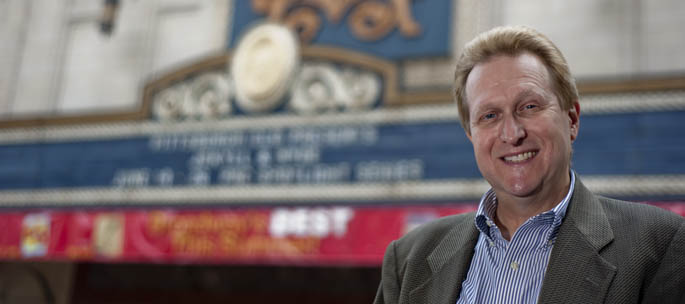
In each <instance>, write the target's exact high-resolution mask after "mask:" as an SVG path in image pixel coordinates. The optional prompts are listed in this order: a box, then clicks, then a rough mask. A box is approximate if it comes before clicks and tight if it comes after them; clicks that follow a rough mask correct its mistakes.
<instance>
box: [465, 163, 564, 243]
mask: <svg viewBox="0 0 685 304" xmlns="http://www.w3.org/2000/svg"><path fill="white" fill-rule="evenodd" d="M569 174H570V175H571V183H570V186H569V187H568V193H566V196H565V197H564V199H563V200H561V202H559V204H557V205H556V206H555V207H554V208H552V209H551V210H548V211H545V212H543V213H540V214H538V215H536V216H534V217H532V218H531V219H533V218H535V217H538V216H540V215H544V214H552V215H554V221H553V222H552V224H551V225H552V227H553V230H552V231H553V233H551V234H550V235H549V236H548V239H549V240H552V239H554V238H555V237H556V232H557V231H558V228H559V226H560V225H561V222H562V220H563V219H564V217H565V216H566V209H568V203H569V201H570V200H571V195H572V194H573V189H574V188H575V184H576V174H575V172H573V170H571V172H570V173H569ZM495 210H497V196H496V195H495V191H494V190H493V189H492V188H490V189H489V190H488V191H487V192H485V194H483V197H481V199H480V203H479V204H478V211H477V212H476V219H475V222H476V227H477V228H478V230H480V232H481V233H484V234H485V235H486V236H488V237H490V238H492V235H491V234H490V228H491V227H496V226H495V222H494V220H493V219H494V215H495ZM529 220H530V219H529Z"/></svg>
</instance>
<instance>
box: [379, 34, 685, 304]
mask: <svg viewBox="0 0 685 304" xmlns="http://www.w3.org/2000/svg"><path fill="white" fill-rule="evenodd" d="M455 87H456V88H455V95H456V100H457V106H458V109H459V115H460V117H461V122H462V126H463V127H464V130H465V131H466V135H467V137H468V138H469V140H470V141H471V143H472V144H473V151H474V154H475V157H476V162H477V164H478V168H479V169H480V171H481V173H482V175H483V177H484V178H485V179H486V180H487V181H488V183H489V184H490V185H491V186H492V188H491V189H490V190H489V191H488V192H487V193H485V194H484V195H483V198H482V199H481V202H480V205H479V208H478V211H477V212H475V213H467V214H460V215H454V216H450V217H446V218H442V219H439V220H437V221H434V222H432V223H429V224H427V225H424V226H422V227H420V228H417V229H415V230H413V231H411V232H410V233H408V234H407V235H405V236H404V237H403V238H401V239H399V240H397V241H394V242H392V243H391V244H390V245H389V246H388V249H387V251H386V254H385V258H384V261H383V270H382V280H381V284H380V287H379V289H378V294H377V296H376V300H375V303H412V304H416V303H434V304H438V303H445V304H447V303H449V304H454V303H536V302H539V303H583V304H585V303H657V302H658V303H662V304H665V303H685V220H684V219H683V218H682V217H680V216H678V215H676V214H673V213H670V212H668V211H665V210H662V209H659V208H656V207H653V206H648V205H644V204H636V203H628V202H622V201H617V200H613V199H608V198H604V197H600V196H596V195H594V194H592V193H591V192H590V191H589V190H588V189H587V188H586V187H585V186H584V185H583V184H582V183H581V181H580V178H579V177H578V176H576V175H575V173H574V172H573V171H572V170H571V168H570V165H571V154H572V143H573V141H574V140H575V139H576V136H577V135H578V127H579V123H580V120H579V117H580V105H579V103H578V93H577V90H576V87H575V83H574V80H573V78H572V77H571V75H570V72H569V68H568V66H567V63H566V61H565V59H564V57H563V56H562V54H561V52H560V51H559V50H558V49H557V48H556V46H555V45H554V44H553V43H552V42H551V41H550V40H549V39H547V38H546V37H545V36H543V35H542V34H540V33H538V32H536V31H535V30H533V29H530V28H526V27H501V28H496V29H493V30H491V31H488V32H486V33H483V34H481V35H480V36H478V37H476V38H475V39H474V40H473V41H471V42H470V43H469V44H467V45H466V46H465V49H464V51H463V53H462V55H461V57H460V58H459V61H458V63H457V70H456V79H455Z"/></svg>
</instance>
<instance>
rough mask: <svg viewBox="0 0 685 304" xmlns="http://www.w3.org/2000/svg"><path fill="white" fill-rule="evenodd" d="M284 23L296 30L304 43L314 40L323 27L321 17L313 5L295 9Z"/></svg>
mask: <svg viewBox="0 0 685 304" xmlns="http://www.w3.org/2000/svg"><path fill="white" fill-rule="evenodd" d="M284 23H285V25H287V26H288V27H289V28H291V29H292V30H293V31H295V32H296V33H297V34H298V36H299V37H300V41H302V42H304V43H309V42H310V41H312V39H314V37H315V36H316V33H318V32H319V27H321V19H319V16H318V15H317V14H316V10H314V9H313V8H311V7H301V8H298V9H295V10H294V11H293V12H292V13H291V14H290V15H288V16H287V17H286V18H285V22H284Z"/></svg>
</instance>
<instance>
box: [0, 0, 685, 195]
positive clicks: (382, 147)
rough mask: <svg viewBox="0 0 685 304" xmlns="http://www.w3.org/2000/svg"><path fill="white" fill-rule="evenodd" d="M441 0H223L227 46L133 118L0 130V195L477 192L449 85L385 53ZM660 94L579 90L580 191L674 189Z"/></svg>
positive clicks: (677, 163)
mask: <svg viewBox="0 0 685 304" xmlns="http://www.w3.org/2000/svg"><path fill="white" fill-rule="evenodd" d="M451 5H452V2H451V1H409V0H388V1H356V0H351V1H326V0H302V1H294V0H277V1H260V0H253V1H235V2H234V7H233V24H232V26H231V36H230V37H231V38H230V39H229V41H228V42H227V43H228V45H229V50H227V51H226V52H225V53H223V54H219V55H216V56H212V57H208V58H204V59H201V60H199V61H197V62H195V63H192V64H190V65H187V66H183V67H180V68H178V69H176V70H174V71H171V72H169V73H168V74H165V75H161V76H160V77H159V78H157V79H154V80H151V81H150V82H148V83H147V84H146V85H145V88H144V91H143V97H142V99H143V100H142V107H141V109H140V113H138V114H137V115H140V116H139V117H137V118H136V119H133V120H128V121H121V122H98V123H94V124H90V125H78V124H77V125H62V126H57V125H49V124H45V125H42V126H40V127H36V128H27V129H21V128H15V129H4V130H2V132H0V205H1V206H4V207H56V206H60V207H64V206H102V205H107V206H130V205H133V206H149V205H173V206H188V205H217V204H221V205H274V204H275V205H279V204H301V203H307V204H312V203H315V204H339V203H355V204H357V203H358V204H362V203H363V204H385V203H396V202H422V203H423V202H440V203H446V202H455V203H463V202H469V203H472V202H474V201H477V200H478V198H479V197H480V196H481V195H482V193H483V192H484V191H486V190H487V188H488V185H487V183H486V182H485V181H483V180H482V178H481V177H480V174H479V172H478V169H477V167H476V164H475V161H474V158H473V152H472V148H471V145H470V143H469V142H468V140H467V139H466V137H465V136H464V133H463V130H461V127H460V125H459V119H458V117H457V113H456V107H455V106H454V105H452V104H450V101H451V97H450V95H449V91H448V89H444V90H438V91H429V90H426V91H420V92H416V91H410V90H407V89H406V88H404V86H403V85H402V83H401V75H402V71H401V64H399V63H398V62H399V60H401V59H405V58H417V57H415V56H419V57H425V56H436V55H444V54H446V51H447V50H448V43H447V42H448V41H449V40H450V39H449V38H450V36H449V34H448V31H447V30H448V29H449V28H450V27H451V26H450V24H451V22H450V20H449V17H450V16H449V12H451ZM670 92H671V93H670V94H671V95H654V94H652V95H644V96H643V97H640V98H638V99H636V100H632V101H631V100H630V99H629V98H625V97H622V96H614V95H611V94H609V97H606V98H605V100H598V101H596V102H590V103H583V119H582V122H583V124H582V125H583V127H582V128H581V134H580V136H579V140H578V141H577V142H576V143H575V146H574V148H575V154H574V155H575V156H574V163H573V167H574V168H575V170H576V171H577V172H578V173H579V174H580V175H581V177H582V179H583V180H584V181H586V183H587V184H588V186H589V187H590V188H591V189H593V190H595V191H598V192H600V193H604V194H608V195H612V196H615V197H622V198H628V199H637V200H640V199H651V198H663V199H668V200H673V199H682V198H684V197H685V184H684V182H683V180H685V178H683V177H684V176H685V172H683V171H682V170H681V169H680V168H685V158H683V157H682V153H680V151H682V150H683V149H685V147H683V146H682V145H683V143H685V140H684V139H683V135H682V134H681V133H682V132H673V130H680V129H682V126H681V124H682V121H684V120H683V119H682V117H683V116H685V112H683V110H685V102H684V101H683V100H685V98H683V96H685V92H682V91H678V90H672V91H670ZM612 96H613V97H612ZM636 96H637V95H636ZM590 98H591V97H590ZM603 98H604V97H603ZM611 98H620V99H621V102H615V101H613V100H612V99H611ZM644 100H651V101H650V102H649V103H646V102H644ZM409 105H412V106H409ZM586 105H587V107H586ZM645 105H646V108H645ZM593 106H594V108H593ZM91 120H92V121H98V119H97V118H91ZM645 122H650V123H645ZM608 128H614V129H615V130H614V131H615V132H613V133H612V137H611V138H610V139H607V138H604V137H602V136H601V134H600V133H598V130H606V129H608ZM625 130H630V131H631V133H625V132H621V131H625ZM642 134H654V135H655V136H642ZM634 138H638V140H632V139H634ZM665 142H667V143H668V144H664V143H665ZM645 164H649V166H646V165H645Z"/></svg>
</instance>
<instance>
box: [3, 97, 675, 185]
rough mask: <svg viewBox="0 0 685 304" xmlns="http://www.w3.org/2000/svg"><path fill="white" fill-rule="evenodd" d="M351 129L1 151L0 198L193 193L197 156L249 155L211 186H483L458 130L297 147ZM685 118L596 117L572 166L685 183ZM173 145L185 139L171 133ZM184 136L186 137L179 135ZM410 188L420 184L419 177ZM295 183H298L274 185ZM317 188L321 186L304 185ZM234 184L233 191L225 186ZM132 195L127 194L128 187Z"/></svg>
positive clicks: (419, 127) (413, 128)
mask: <svg viewBox="0 0 685 304" xmlns="http://www.w3.org/2000/svg"><path fill="white" fill-rule="evenodd" d="M339 127H346V126H320V127H307V126H299V127H296V128H284V129H265V130H258V131H255V130H232V131H224V132H213V133H210V134H207V133H194V134H191V135H190V136H186V137H185V138H186V139H187V138H193V137H198V136H203V135H223V136H227V135H233V136H238V135H239V136H244V139H245V144H239V145H235V144H231V145H224V146H220V147H216V148H202V149H190V148H179V146H176V148H170V149H166V150H164V149H162V150H159V149H153V148H152V146H153V145H152V144H151V142H152V138H153V137H152V136H139V137H131V138H126V139H111V140H88V141H68V142H40V143H31V144H14V145H8V144H5V145H1V146H0V189H5V190H7V189H41V188H72V187H94V186H100V187H114V186H116V185H117V184H116V183H115V182H114V180H115V176H116V175H117V172H119V173H121V172H122V170H143V171H144V172H147V174H148V175H149V181H147V182H146V183H145V184H144V185H142V186H159V185H161V184H160V182H159V181H158V180H157V178H158V175H159V174H160V172H161V171H163V170H166V171H171V172H173V177H174V178H173V182H172V185H188V184H191V183H192V181H191V175H192V174H193V171H194V170H193V166H191V165H190V159H191V158H193V157H197V155H198V153H204V152H210V153H229V152H231V153H246V155H248V159H249V160H248V161H247V162H245V161H243V162H242V163H236V162H233V163H231V162H225V163H223V164H220V165H205V166H200V167H198V168H201V169H205V170H204V171H205V172H206V173H207V174H209V175H208V176H209V178H210V179H209V181H208V184H210V185H219V184H222V182H221V181H220V180H219V175H220V172H221V171H222V170H225V169H229V170H232V169H236V168H249V169H251V180H249V181H247V182H246V183H249V184H256V183H259V181H258V178H257V176H258V175H259V172H260V170H266V169H269V168H274V167H279V166H286V167H288V166H289V167H291V168H294V169H293V170H305V171H306V170H311V169H312V168H315V167H317V166H319V167H320V166H322V165H339V164H347V165H348V166H349V167H350V168H351V169H350V170H352V171H353V172H352V173H351V174H349V175H348V176H345V177H344V178H343V179H341V180H333V181H323V182H320V183H333V182H343V183H366V182H372V181H373V180H370V181H369V180H365V181H360V180H358V179H357V178H356V176H355V174H354V170H355V168H356V166H357V165H359V164H360V163H362V162H367V163H368V162H370V161H377V162H382V163H390V164H394V163H398V162H401V161H408V160H414V161H416V160H420V162H421V163H422V174H421V176H420V177H419V178H418V179H421V180H442V179H455V178H478V177H480V173H479V172H478V169H477V166H476V164H475V161H474V158H473V150H472V147H471V144H470V143H469V142H468V140H467V138H466V136H465V135H464V133H463V131H462V129H461V127H460V126H459V124H458V122H456V121H452V122H431V123H428V122H423V123H407V124H385V125H365V126H352V127H353V128H361V129H364V130H366V131H370V132H372V133H373V134H375V135H374V136H373V138H374V139H373V140H368V141H354V142H347V143H336V142H326V141H318V142H316V143H314V144H302V143H298V142H295V141H292V140H290V139H289V136H290V135H291V133H292V132H293V131H294V130H295V129H299V130H305V131H317V130H318V131H321V130H335V128H339ZM683 130H685V112H684V111H677V112H657V113H632V114H612V115H588V116H583V117H582V118H581V129H580V135H579V137H578V140H577V141H576V143H575V144H574V161H573V162H574V164H573V167H574V168H575V170H576V171H577V172H578V173H579V174H580V175H581V176H592V175H654V174H685V132H683ZM259 134H262V135H264V134H266V135H269V134H271V135H273V134H280V135H281V136H282V140H281V141H279V142H278V143H271V144H259V143H255V142H252V141H253V140H254V139H255V138H256V137H257V136H258V135H259ZM168 136H170V137H174V136H178V134H177V135H174V134H168ZM181 137H183V136H181ZM286 147H299V148H311V149H313V150H314V151H317V152H318V153H319V157H318V160H317V161H314V162H302V163H298V162H281V163H278V162H275V161H272V162H271V163H269V164H267V165H263V166H262V165H259V164H258V162H257V161H256V160H257V158H258V156H257V155H258V154H259V151H260V150H264V151H269V153H271V155H274V153H275V152H276V151H277V150H278V149H281V148H286ZM409 179H416V178H415V177H413V178H409ZM273 183H288V184H295V183H298V182H297V181H290V182H268V183H267V184H273ZM302 183H304V184H311V183H314V182H311V181H309V182H302ZM223 184H226V185H232V183H230V182H223ZM125 186H129V185H125Z"/></svg>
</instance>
